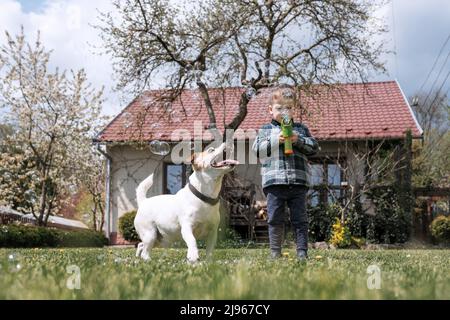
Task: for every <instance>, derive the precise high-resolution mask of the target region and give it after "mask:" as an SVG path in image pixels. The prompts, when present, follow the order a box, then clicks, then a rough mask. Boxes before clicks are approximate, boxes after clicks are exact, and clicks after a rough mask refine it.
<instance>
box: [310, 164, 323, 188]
mask: <svg viewBox="0 0 450 320" xmlns="http://www.w3.org/2000/svg"><path fill="white" fill-rule="evenodd" d="M322 183H323V165H322V164H313V165H311V185H312V186H318V185H321V184H322Z"/></svg>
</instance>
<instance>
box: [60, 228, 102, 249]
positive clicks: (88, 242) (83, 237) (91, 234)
mask: <svg viewBox="0 0 450 320" xmlns="http://www.w3.org/2000/svg"><path fill="white" fill-rule="evenodd" d="M58 233H59V244H58V247H103V246H105V245H107V244H108V239H107V238H106V237H105V236H104V235H103V233H101V232H98V231H92V230H79V231H62V230H58Z"/></svg>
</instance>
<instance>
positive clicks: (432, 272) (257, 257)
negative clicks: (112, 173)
mask: <svg viewBox="0 0 450 320" xmlns="http://www.w3.org/2000/svg"><path fill="white" fill-rule="evenodd" d="M134 252H135V251H134V249H131V248H130V249H119V248H117V249H108V248H105V249H0V299H450V273H449V266H450V250H385V251H383V250H379V251H362V250H310V252H309V254H310V260H309V261H308V262H307V263H306V264H299V263H297V261H296V260H295V259H293V258H294V256H293V255H294V251H293V250H285V251H284V252H285V256H284V257H283V258H282V259H280V260H277V261H271V260H269V259H268V249H217V250H216V251H215V253H214V259H213V261H210V262H205V261H202V262H200V263H197V264H195V265H190V264H187V263H186V262H185V255H186V250H185V249H155V250H154V251H153V258H152V260H151V261H149V262H144V261H141V260H138V259H136V258H135V257H134ZM287 254H288V255H287ZM201 259H202V260H204V250H201ZM69 265H76V266H78V267H79V268H80V272H81V274H80V289H79V290H70V289H68V288H67V281H68V280H69V282H70V279H71V277H72V278H73V277H74V276H73V275H72V274H70V273H68V272H67V269H66V268H67V266H69ZM369 265H377V266H378V267H379V268H380V270H381V289H374V290H369V289H368V287H367V279H368V277H369V276H370V274H368V273H367V268H368V266H369Z"/></svg>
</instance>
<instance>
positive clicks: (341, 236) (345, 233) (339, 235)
mask: <svg viewBox="0 0 450 320" xmlns="http://www.w3.org/2000/svg"><path fill="white" fill-rule="evenodd" d="M330 243H331V244H332V245H334V246H335V247H337V248H348V247H350V245H351V244H352V236H351V234H350V230H349V229H348V227H347V226H346V225H345V224H342V223H341V220H339V219H336V222H335V223H334V224H333V227H332V232H331V239H330Z"/></svg>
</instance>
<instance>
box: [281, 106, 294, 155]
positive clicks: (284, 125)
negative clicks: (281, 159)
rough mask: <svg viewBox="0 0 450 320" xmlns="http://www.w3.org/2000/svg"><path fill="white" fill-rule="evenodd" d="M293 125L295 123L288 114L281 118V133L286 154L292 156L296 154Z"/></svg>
mask: <svg viewBox="0 0 450 320" xmlns="http://www.w3.org/2000/svg"><path fill="white" fill-rule="evenodd" d="M292 124H293V121H292V119H291V118H290V117H289V115H287V114H283V116H282V118H281V132H282V133H283V137H284V154H286V155H290V154H293V153H294V150H293V149H292V140H291V137H292V134H293V132H292Z"/></svg>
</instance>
